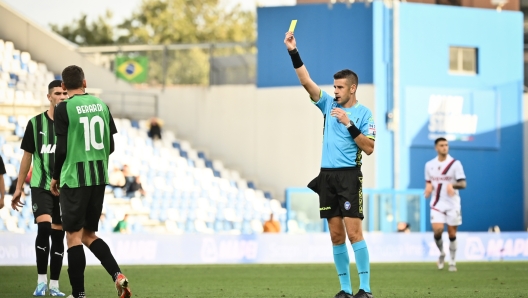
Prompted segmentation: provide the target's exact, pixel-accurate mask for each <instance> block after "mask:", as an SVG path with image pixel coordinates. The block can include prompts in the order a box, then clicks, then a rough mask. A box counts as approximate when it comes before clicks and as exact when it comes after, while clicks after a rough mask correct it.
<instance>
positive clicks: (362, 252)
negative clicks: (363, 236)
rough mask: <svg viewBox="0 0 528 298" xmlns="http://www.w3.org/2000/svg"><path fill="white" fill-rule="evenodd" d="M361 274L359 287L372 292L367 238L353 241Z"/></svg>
mask: <svg viewBox="0 0 528 298" xmlns="http://www.w3.org/2000/svg"><path fill="white" fill-rule="evenodd" d="M352 249H353V250H354V255H355V256H356V267H357V270H358V275H359V288H360V289H363V291H365V292H368V293H370V259H369V253H368V249H367V243H366V242H365V240H361V241H359V242H356V243H352Z"/></svg>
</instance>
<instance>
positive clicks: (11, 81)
mask: <svg viewBox="0 0 528 298" xmlns="http://www.w3.org/2000/svg"><path fill="white" fill-rule="evenodd" d="M54 78H55V76H54V75H53V73H51V72H50V71H48V70H47V67H46V65H45V64H43V63H37V62H35V61H32V60H31V55H30V54H29V53H27V52H22V53H21V52H20V51H18V50H16V49H15V48H14V45H13V43H12V42H9V41H3V40H0V106H2V107H15V106H16V107H24V106H26V107H27V106H32V107H34V108H35V109H34V110H22V112H20V111H19V110H15V109H13V110H9V111H8V109H7V108H6V109H4V108H3V109H2V110H3V111H2V112H1V113H0V148H1V152H0V154H1V155H2V157H3V159H4V162H5V163H6V170H7V174H6V175H5V181H6V188H9V186H10V185H11V183H13V180H14V179H15V178H16V177H17V171H18V168H19V166H20V160H21V158H22V155H23V152H22V150H21V149H20V138H21V137H22V136H23V134H24V129H25V125H26V123H27V121H28V119H29V117H31V116H33V115H35V114H37V113H38V112H39V111H42V107H43V106H44V105H47V104H48V102H47V100H46V93H47V90H46V86H47V83H48V82H49V81H51V80H53V79H54ZM103 99H104V98H103ZM11 111H12V113H10V112H11ZM15 115H16V116H15ZM115 121H116V125H117V127H118V131H119V133H118V134H117V135H115V141H116V152H114V153H113V154H112V155H111V157H110V163H109V168H110V169H113V168H114V167H119V168H122V167H123V165H125V164H126V165H128V166H129V167H130V168H131V169H132V171H133V172H134V174H136V175H139V176H140V177H141V181H142V182H143V183H142V186H143V188H144V190H145V191H146V195H145V196H140V195H139V193H137V194H136V196H134V197H132V198H127V197H125V193H124V192H123V191H122V189H121V188H114V189H112V188H108V191H107V194H106V198H105V205H104V210H103V213H104V214H105V220H104V221H101V224H100V231H101V232H111V231H112V230H113V227H114V226H115V225H116V224H117V222H118V221H119V220H120V219H122V218H123V216H124V215H125V214H129V215H130V227H131V228H130V230H131V232H132V233H139V232H154V233H175V234H181V233H225V234H253V233H262V224H263V223H264V222H265V221H266V220H267V219H268V218H269V215H270V213H274V214H275V216H276V218H278V219H279V221H280V223H281V226H285V225H286V209H285V208H283V207H282V205H281V203H280V202H279V201H278V200H276V199H272V198H271V195H270V194H269V193H265V192H263V191H262V190H258V189H256V187H255V183H254V182H252V181H247V180H245V179H243V178H241V177H240V174H239V173H238V172H237V171H234V170H230V169H227V168H225V167H224V165H223V163H222V162H221V161H219V160H211V159H209V158H208V157H207V156H206V154H205V153H204V152H201V151H197V150H195V149H193V148H192V146H191V144H190V143H189V142H187V141H183V140H179V139H177V138H176V136H175V134H174V133H172V132H170V131H164V132H163V137H162V140H156V141H153V140H152V139H151V138H149V137H148V132H147V125H148V122H147V120H141V121H131V120H129V119H115ZM9 200H10V196H6V202H8V201H9ZM31 206H32V204H31V196H27V197H26V198H25V205H24V207H23V208H22V210H21V212H17V211H14V210H10V207H9V206H6V208H3V209H1V210H0V231H9V232H15V233H25V232H32V231H36V228H37V225H35V224H33V214H32V211H31V208H32V207H31Z"/></svg>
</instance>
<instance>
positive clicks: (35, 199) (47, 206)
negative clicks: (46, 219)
mask: <svg viewBox="0 0 528 298" xmlns="http://www.w3.org/2000/svg"><path fill="white" fill-rule="evenodd" d="M31 203H32V204H33V205H32V206H31V209H32V210H33V216H34V217H35V223H37V217H39V216H41V215H44V214H48V215H50V216H51V223H53V224H56V225H60V224H62V221H61V210H60V205H59V197H56V196H54V195H53V194H52V193H51V191H49V190H45V189H43V188H38V187H32V188H31Z"/></svg>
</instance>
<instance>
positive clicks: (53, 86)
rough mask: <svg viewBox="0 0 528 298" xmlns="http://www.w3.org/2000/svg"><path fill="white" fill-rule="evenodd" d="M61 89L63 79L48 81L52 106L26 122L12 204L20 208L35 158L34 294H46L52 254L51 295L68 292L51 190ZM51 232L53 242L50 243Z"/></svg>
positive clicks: (63, 93)
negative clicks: (55, 121) (63, 288)
mask: <svg viewBox="0 0 528 298" xmlns="http://www.w3.org/2000/svg"><path fill="white" fill-rule="evenodd" d="M67 95H68V94H67V93H66V91H64V90H62V87H61V81H60V80H55V81H53V82H51V83H49V85H48V100H49V102H50V104H49V109H48V110H47V111H45V112H44V113H42V114H39V115H37V116H35V117H33V118H31V119H30V120H29V122H28V124H27V126H26V131H25V132H24V137H23V139H22V144H21V146H20V148H22V150H24V155H23V156H22V162H21V163H20V170H19V172H18V181H17V185H16V190H15V193H14V194H13V199H12V200H11V207H13V209H15V210H17V209H18V208H19V207H21V206H22V203H21V202H20V197H21V195H22V191H23V187H24V181H25V180H26V176H27V174H28V172H29V168H30V166H31V160H33V174H32V175H31V182H30V186H31V198H32V201H33V206H31V207H32V209H33V215H34V216H35V223H36V224H37V225H38V232H37V238H36V240H35V253H36V255H37V273H38V282H37V288H36V289H35V292H34V293H33V295H34V296H45V295H46V291H47V287H48V275H47V272H48V257H50V283H49V294H50V295H51V296H66V295H64V294H63V293H61V292H60V291H59V276H60V272H61V268H62V258H63V256H64V231H63V230H62V221H61V214H60V206H59V198H58V197H56V196H54V195H53V194H52V193H51V192H50V182H51V172H52V171H53V167H54V165H55V129H54V127H53V117H54V112H55V106H56V105H57V104H59V103H60V102H62V101H63V100H65V99H66V98H67ZM50 236H51V246H50Z"/></svg>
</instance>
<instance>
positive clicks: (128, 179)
mask: <svg viewBox="0 0 528 298" xmlns="http://www.w3.org/2000/svg"><path fill="white" fill-rule="evenodd" d="M123 176H125V185H124V190H125V192H128V190H129V189H130V187H131V185H132V183H134V182H135V181H136V177H135V176H134V175H133V174H132V171H131V170H130V167H129V166H128V165H124V166H123Z"/></svg>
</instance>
